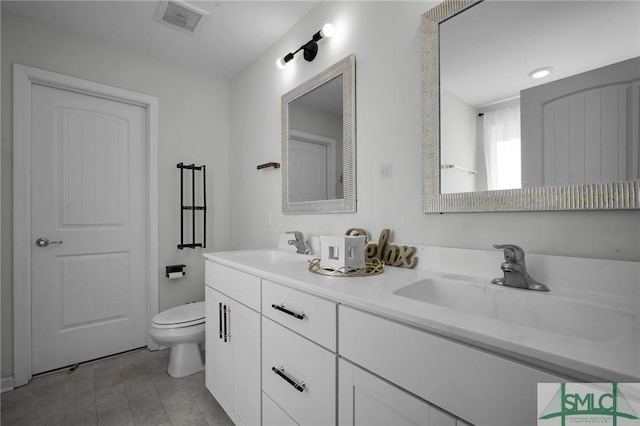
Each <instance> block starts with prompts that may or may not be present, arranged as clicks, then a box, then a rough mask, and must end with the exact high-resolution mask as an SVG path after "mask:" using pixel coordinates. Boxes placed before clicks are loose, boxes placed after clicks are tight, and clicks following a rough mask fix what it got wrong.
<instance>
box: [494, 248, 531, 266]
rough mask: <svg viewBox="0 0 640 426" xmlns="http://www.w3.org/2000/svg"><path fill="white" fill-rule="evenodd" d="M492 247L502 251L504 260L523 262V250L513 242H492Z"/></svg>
mask: <svg viewBox="0 0 640 426" xmlns="http://www.w3.org/2000/svg"><path fill="white" fill-rule="evenodd" d="M493 247H494V248H497V249H499V250H500V249H502V250H503V251H504V260H506V261H507V262H513V263H522V262H524V250H523V249H522V247H519V246H517V245H515V244H494V245H493Z"/></svg>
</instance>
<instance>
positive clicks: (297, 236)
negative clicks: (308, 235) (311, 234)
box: [287, 231, 304, 241]
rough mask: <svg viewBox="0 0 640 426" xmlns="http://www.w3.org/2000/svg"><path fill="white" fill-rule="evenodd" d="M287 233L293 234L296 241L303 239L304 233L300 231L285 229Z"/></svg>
mask: <svg viewBox="0 0 640 426" xmlns="http://www.w3.org/2000/svg"><path fill="white" fill-rule="evenodd" d="M287 234H293V235H294V237H295V238H296V240H297V241H303V240H304V234H303V233H302V232H300V231H287Z"/></svg>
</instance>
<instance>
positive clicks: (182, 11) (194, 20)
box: [156, 0, 209, 34]
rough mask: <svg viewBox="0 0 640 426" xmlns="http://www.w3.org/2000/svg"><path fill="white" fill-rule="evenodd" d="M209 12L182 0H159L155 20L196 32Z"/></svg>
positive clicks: (192, 32)
mask: <svg viewBox="0 0 640 426" xmlns="http://www.w3.org/2000/svg"><path fill="white" fill-rule="evenodd" d="M208 15H209V12H207V11H206V10H202V9H200V8H199V7H196V6H193V5H191V4H189V3H187V2H186V1H182V0H169V1H166V0H165V1H161V2H160V7H159V8H158V12H157V13H156V20H158V21H159V22H162V23H164V24H167V25H171V26H172V27H174V28H178V29H180V30H183V31H187V32H189V33H191V34H197V33H198V31H200V29H201V28H202V24H203V23H204V21H205V20H206V19H207V16H208Z"/></svg>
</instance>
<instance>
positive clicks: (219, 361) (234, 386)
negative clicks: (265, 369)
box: [205, 261, 261, 425]
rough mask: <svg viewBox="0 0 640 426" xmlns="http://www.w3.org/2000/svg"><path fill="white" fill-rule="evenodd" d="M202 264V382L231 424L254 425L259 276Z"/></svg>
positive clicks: (257, 403) (258, 394) (257, 413)
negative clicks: (203, 366)
mask: <svg viewBox="0 0 640 426" xmlns="http://www.w3.org/2000/svg"><path fill="white" fill-rule="evenodd" d="M205 264H206V266H205V271H206V272H205V282H206V286H205V311H206V318H207V320H206V326H205V327H206V337H205V338H206V373H205V384H206V387H207V389H208V390H209V391H210V392H211V394H212V395H213V396H214V397H215V398H216V400H217V401H218V402H219V403H220V405H221V406H222V408H224V410H225V411H226V412H227V414H228V415H229V417H230V418H231V419H232V420H233V422H234V423H235V424H237V425H241V424H247V425H257V424H260V418H261V413H260V400H261V392H260V313H259V309H260V303H259V301H260V278H258V277H255V276H252V275H250V274H246V273H243V272H240V271H237V270H234V269H232V268H227V267H225V266H221V265H218V264H216V263H213V262H209V261H207V262H205ZM256 295H257V297H256Z"/></svg>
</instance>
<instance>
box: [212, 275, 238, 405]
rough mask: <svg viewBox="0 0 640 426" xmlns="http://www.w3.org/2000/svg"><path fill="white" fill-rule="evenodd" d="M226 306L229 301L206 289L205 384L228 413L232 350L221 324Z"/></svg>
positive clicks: (231, 388) (231, 389)
mask: <svg viewBox="0 0 640 426" xmlns="http://www.w3.org/2000/svg"><path fill="white" fill-rule="evenodd" d="M228 306H229V298H227V297H225V296H223V295H222V294H220V293H218V292H217V291H215V290H213V289H212V288H210V287H207V286H205V315H206V322H205V344H206V352H205V360H206V366H205V382H206V383H205V384H206V386H207V389H209V392H211V394H212V395H213V396H214V397H215V399H216V400H217V401H218V402H219V403H220V405H221V406H222V407H223V408H225V411H227V412H229V408H231V407H232V401H233V369H232V366H233V350H232V347H231V344H230V343H229V342H228V341H227V342H225V338H224V324H223V317H224V315H226V312H225V311H223V310H226V309H227V308H228ZM227 340H228V339H227ZM227 407H229V408H227Z"/></svg>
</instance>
